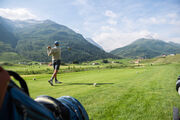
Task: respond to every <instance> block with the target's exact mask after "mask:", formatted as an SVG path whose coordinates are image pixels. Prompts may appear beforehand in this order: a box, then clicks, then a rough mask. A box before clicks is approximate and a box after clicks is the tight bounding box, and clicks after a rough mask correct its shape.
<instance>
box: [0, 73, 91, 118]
mask: <svg viewBox="0 0 180 120" xmlns="http://www.w3.org/2000/svg"><path fill="white" fill-rule="evenodd" d="M8 73H9V75H10V76H13V77H14V78H15V79H16V80H18V81H19V83H20V86H21V88H20V87H19V86H17V85H16V84H15V82H13V81H12V80H10V82H9V84H8V86H7V90H6V93H5V96H4V98H3V103H2V105H1V108H0V120H89V117H88V114H87V112H86V111H85V109H84V107H83V106H82V105H81V104H80V102H79V101H78V100H76V99H75V98H73V97H70V96H67V97H60V98H58V99H55V98H53V97H50V96H45V95H43V96H39V97H37V98H36V99H35V100H33V99H32V98H30V96H29V91H28V87H27V85H26V82H25V81H24V80H23V79H22V78H21V77H20V76H19V75H18V74H17V73H15V72H12V71H8ZM0 79H1V78H0ZM62 99H63V100H64V99H65V100H64V101H63V100H62Z"/></svg>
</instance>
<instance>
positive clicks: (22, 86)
mask: <svg viewBox="0 0 180 120" xmlns="http://www.w3.org/2000/svg"><path fill="white" fill-rule="evenodd" d="M7 72H8V73H9V75H10V76H13V77H14V78H15V79H16V80H18V81H19V83H20V85H21V88H22V89H23V91H24V92H25V93H26V94H27V95H28V96H29V91H28V87H27V84H26V82H25V80H24V79H23V78H22V77H21V76H19V74H17V73H16V72H13V71H7Z"/></svg>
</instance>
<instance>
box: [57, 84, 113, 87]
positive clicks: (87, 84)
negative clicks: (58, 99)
mask: <svg viewBox="0 0 180 120" xmlns="http://www.w3.org/2000/svg"><path fill="white" fill-rule="evenodd" d="M107 84H114V83H96V86H97V87H98V86H100V85H107ZM59 85H62V86H65V85H94V83H62V84H55V85H54V86H59Z"/></svg>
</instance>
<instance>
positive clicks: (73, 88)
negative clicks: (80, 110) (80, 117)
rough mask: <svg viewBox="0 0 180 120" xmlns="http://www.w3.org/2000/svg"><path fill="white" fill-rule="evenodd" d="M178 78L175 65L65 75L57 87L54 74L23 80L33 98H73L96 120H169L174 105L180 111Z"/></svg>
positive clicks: (179, 73) (178, 70)
mask: <svg viewBox="0 0 180 120" xmlns="http://www.w3.org/2000/svg"><path fill="white" fill-rule="evenodd" d="M5 68H6V69H10V67H9V68H8V67H7V66H5ZM12 68H13V67H12ZM13 69H15V70H17V69H18V67H17V68H13ZM19 69H20V70H22V69H25V68H24V67H23V68H19ZM32 69H33V68H32ZM39 69H45V70H46V69H47V67H44V68H43V67H42V68H39ZM49 69H50V70H51V67H49ZM35 70H37V71H38V68H36V69H35ZM51 73H52V72H51ZM178 75H180V64H179V63H174V64H164V65H153V66H150V65H146V66H139V67H135V68H129V67H127V68H123V69H116V68H113V69H110V68H109V69H92V70H89V71H80V72H70V73H62V74H59V75H58V77H59V78H60V79H59V80H60V81H62V82H63V83H62V84H56V85H55V86H50V85H49V83H48V82H47V81H48V80H49V79H50V77H51V74H34V75H33V74H31V75H22V77H23V78H24V79H25V80H26V81H27V84H28V86H29V90H30V95H31V97H33V98H35V97H36V96H39V95H49V96H52V97H55V98H57V97H60V96H66V95H69V96H73V97H75V98H77V99H78V100H79V101H80V102H81V103H82V104H83V106H84V107H85V109H86V110H87V112H88V114H89V117H90V119H93V120H127V119H129V120H169V119H172V109H173V106H176V107H178V108H180V102H179V101H180V96H178V94H177V92H176V91H175V83H176V79H177V77H178ZM33 78H36V80H33ZM93 83H97V87H94V86H93Z"/></svg>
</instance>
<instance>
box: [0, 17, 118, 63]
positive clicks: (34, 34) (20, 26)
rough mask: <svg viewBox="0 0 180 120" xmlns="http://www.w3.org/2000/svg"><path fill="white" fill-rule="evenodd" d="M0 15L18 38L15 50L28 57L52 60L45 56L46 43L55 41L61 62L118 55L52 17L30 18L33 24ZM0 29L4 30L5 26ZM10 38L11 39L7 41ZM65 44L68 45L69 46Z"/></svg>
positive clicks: (0, 40)
mask: <svg viewBox="0 0 180 120" xmlns="http://www.w3.org/2000/svg"><path fill="white" fill-rule="evenodd" d="M2 19H3V18H2V17H1V19H0V25H3V26H4V27H6V29H8V31H9V32H10V33H11V34H13V35H14V38H15V39H17V45H16V46H15V52H16V53H18V54H19V55H21V56H23V57H24V58H26V59H28V60H33V61H42V62H43V61H44V62H45V61H51V58H50V57H48V56H47V53H46V47H47V46H48V45H51V46H52V45H53V44H54V41H59V42H60V46H61V47H62V60H63V61H64V62H73V61H79V62H82V61H90V60H96V59H105V58H119V57H116V56H114V55H112V54H110V53H106V52H105V51H104V50H101V49H100V48H98V47H96V46H94V45H92V44H91V43H89V42H88V41H87V40H86V39H85V38H84V37H83V36H82V35H81V34H79V33H76V32H74V31H73V30H72V29H70V28H68V27H66V26H64V25H60V24H57V23H56V22H53V21H51V20H45V21H42V22H40V21H38V22H37V23H36V21H33V22H34V23H33V24H32V23H27V21H11V20H8V19H3V20H2ZM28 22H29V21H28ZM3 30H4V31H5V29H2V31H3ZM7 33H8V32H7ZM0 42H1V43H2V44H5V43H6V41H3V39H2V38H1V39H0ZM11 42H12V40H11V41H10V42H9V43H8V44H10V43H11ZM67 48H71V50H68V49H67ZM10 52H11V51H10Z"/></svg>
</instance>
